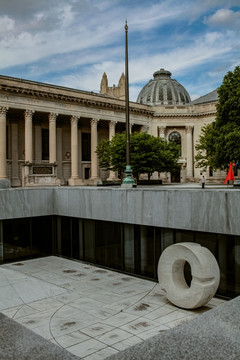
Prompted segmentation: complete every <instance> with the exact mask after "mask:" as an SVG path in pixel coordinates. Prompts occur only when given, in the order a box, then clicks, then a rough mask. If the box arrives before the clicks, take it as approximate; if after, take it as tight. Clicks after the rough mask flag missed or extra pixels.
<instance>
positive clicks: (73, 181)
mask: <svg viewBox="0 0 240 360" xmlns="http://www.w3.org/2000/svg"><path fill="white" fill-rule="evenodd" d="M78 119H79V117H77V116H72V117H71V178H70V179H69V180H68V184H69V185H71V186H74V185H82V179H80V178H79V173H78Z"/></svg>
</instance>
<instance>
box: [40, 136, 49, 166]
mask: <svg viewBox="0 0 240 360" xmlns="http://www.w3.org/2000/svg"><path fill="white" fill-rule="evenodd" d="M42 160H49V130H48V129H42Z"/></svg>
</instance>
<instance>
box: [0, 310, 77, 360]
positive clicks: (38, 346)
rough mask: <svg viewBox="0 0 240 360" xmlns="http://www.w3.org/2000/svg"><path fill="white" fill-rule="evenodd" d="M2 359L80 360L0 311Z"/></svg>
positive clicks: (0, 350) (0, 352) (0, 351)
mask: <svg viewBox="0 0 240 360" xmlns="http://www.w3.org/2000/svg"><path fill="white" fill-rule="evenodd" d="M0 359H1V360H79V358H77V357H75V356H74V355H72V354H70V353H69V352H68V351H66V350H65V349H61V348H60V347H59V346H57V345H54V344H52V343H51V342H49V341H47V340H45V339H44V338H42V337H41V336H39V335H37V334H35V333H34V332H32V331H30V330H29V329H27V328H25V327H24V326H22V325H20V324H18V323H17V322H15V321H14V320H12V319H9V318H8V317H7V316H5V315H3V314H1V313H0Z"/></svg>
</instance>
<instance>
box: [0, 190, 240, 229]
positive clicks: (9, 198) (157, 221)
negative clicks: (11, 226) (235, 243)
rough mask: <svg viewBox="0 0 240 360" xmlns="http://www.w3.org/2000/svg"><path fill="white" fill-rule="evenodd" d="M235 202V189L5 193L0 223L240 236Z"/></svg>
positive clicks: (0, 195) (237, 193) (1, 194)
mask: <svg viewBox="0 0 240 360" xmlns="http://www.w3.org/2000/svg"><path fill="white" fill-rule="evenodd" d="M239 199H240V191H239V190H238V189H215V190H214V189H205V190H204V191H203V190H202V189H199V190H198V189H181V190H178V189H171V190H169V189H164V188H163V189H155V190H154V189H141V188H137V189H122V188H104V187H98V188H96V187H74V188H71V187H57V188H56V187H54V188H34V189H29V188H25V189H20V188H18V189H3V190H0V204H1V206H0V220H4V219H12V218H22V217H32V216H44V215H60V216H70V217H78V218H86V219H95V220H103V221H114V222H121V223H129V224H141V225H149V226H159V227H166V228H172V229H183V230H192V231H202V232H212V233H219V234H229V235H240V222H239V218H240V207H239Z"/></svg>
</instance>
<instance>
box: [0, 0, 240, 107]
mask: <svg viewBox="0 0 240 360" xmlns="http://www.w3.org/2000/svg"><path fill="white" fill-rule="evenodd" d="M126 19H127V20H128V27H129V31H128V42H129V49H128V50H129V82H130V100H132V101H135V100H136V98H137V95H138V93H139V92H140V90H141V88H142V87H143V86H144V85H145V84H146V83H147V82H148V81H149V80H150V79H151V78H152V77H153V73H154V72H155V71H157V70H159V69H160V68H164V69H166V70H169V71H171V72H172V78H174V79H176V80H177V81H179V82H180V83H181V84H182V85H183V86H184V87H185V88H186V89H187V91H188V92H189V94H190V96H191V98H192V99H195V98H197V97H199V96H202V95H205V94H207V93H208V92H210V91H212V90H215V89H216V88H217V87H218V86H219V85H220V84H221V83H222V79H223V77H224V75H225V74H226V73H227V72H228V71H229V70H233V69H234V68H235V66H237V65H240V0H229V1H227V0H181V1H178V0H177V1H176V0H174V1H172V0H165V1H164V0H158V1H157V0H41V1H38V0H0V74H1V75H7V76H13V77H18V78H23V79H28V80H34V81H40V82H46V83H50V84H55V85H61V86H67V87H72V88H76V89H81V90H87V91H94V92H99V88H100V82H101V78H102V75H103V72H106V74H107V76H108V81H109V86H112V85H113V84H116V85H117V83H118V81H119V78H120V76H121V74H122V72H124V57H125V47H124V46H125V29H124V25H125V20H126Z"/></svg>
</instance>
